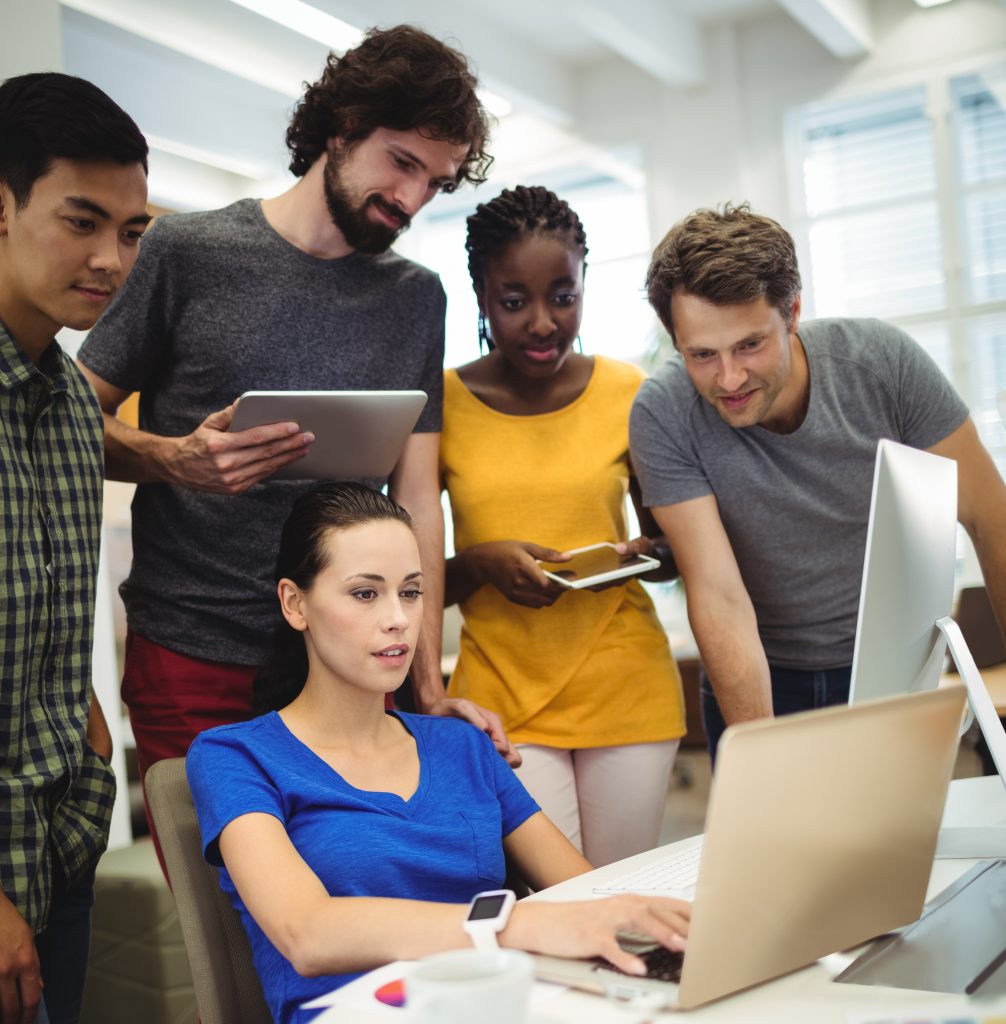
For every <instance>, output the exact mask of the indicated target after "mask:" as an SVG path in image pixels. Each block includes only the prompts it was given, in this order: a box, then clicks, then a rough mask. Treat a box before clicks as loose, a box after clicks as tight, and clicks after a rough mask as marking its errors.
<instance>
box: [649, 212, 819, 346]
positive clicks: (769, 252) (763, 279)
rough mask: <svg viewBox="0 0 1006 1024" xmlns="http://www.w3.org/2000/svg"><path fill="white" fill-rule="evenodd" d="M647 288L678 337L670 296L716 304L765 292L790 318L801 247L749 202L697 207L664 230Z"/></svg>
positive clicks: (745, 299)
mask: <svg viewBox="0 0 1006 1024" xmlns="http://www.w3.org/2000/svg"><path fill="white" fill-rule="evenodd" d="M646 291H647V295H648V297H649V300H650V305H651V306H652V307H653V309H654V311H655V312H656V314H657V316H658V317H660V321H661V323H662V324H663V325H664V327H666V328H667V330H668V332H669V333H670V335H671V337H672V338H674V325H673V324H672V322H671V297H672V295H673V294H674V293H675V292H676V291H678V292H684V293H686V294H688V295H695V296H697V297H698V298H700V299H704V300H705V301H706V302H710V303H712V304H713V305H715V306H728V305H733V304H734V303H741V302H754V301H755V300H756V299H760V298H762V297H764V298H765V299H767V300H768V302H769V303H770V304H771V305H772V306H774V307H775V308H776V309H778V310H779V312H780V313H781V314H782V316H783V319H784V320H785V321H786V324H787V326H789V325H790V323H791V308H792V305H793V300H794V299H795V298H796V297H797V296H798V295H799V294H800V268H799V267H798V265H797V259H796V246H795V245H794V244H793V239H792V237H791V235H790V234H789V232H788V231H786V229H785V228H783V227H782V226H781V225H780V224H778V223H777V222H776V221H774V220H772V219H771V218H770V217H762V216H760V215H759V214H756V213H752V212H751V207H750V205H749V204H748V203H740V204H739V205H737V206H734V205H732V204H730V203H727V204H726V206H724V207H723V209H722V211H721V210H696V211H695V212H694V213H691V214H689V215H688V216H687V217H685V218H684V220H681V221H679V222H678V223H677V224H675V225H674V227H672V228H671V230H670V231H668V232H667V234H666V235H664V237H663V239H662V240H661V242H660V244H659V245H658V246H657V248H656V249H655V250H654V251H653V257H652V259H651V260H650V267H649V270H648V271H647V272H646Z"/></svg>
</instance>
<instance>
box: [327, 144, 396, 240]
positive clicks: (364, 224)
mask: <svg viewBox="0 0 1006 1024" xmlns="http://www.w3.org/2000/svg"><path fill="white" fill-rule="evenodd" d="M343 162H344V158H343V159H339V158H337V157H336V156H335V155H334V154H332V153H330V154H329V156H328V160H327V161H326V163H325V203H326V205H327V206H328V213H329V216H330V217H331V218H332V223H333V224H334V225H335V226H336V227H337V228H338V229H339V230H340V231H341V232H342V237H343V238H344V239H345V240H346V244H347V245H348V246H350V247H351V248H352V249H355V250H356V251H357V252H364V253H370V254H377V253H382V252H387V251H388V249H390V248H391V245H392V243H393V242H394V241H395V239H396V238H398V236H399V235H400V234H401V233H402V232H403V231H404V230H405V229H406V228H407V227H408V226H409V224H410V223H411V218H410V217H409V215H408V214H407V213H405V212H404V211H403V210H402V209H400V208H399V207H398V206H395V205H394V204H393V203H389V202H388V201H387V200H386V199H384V198H383V197H382V196H379V195H377V194H374V195H371V196H367V198H366V199H364V200H363V202H362V203H361V202H359V201H357V199H356V197H355V196H354V194H353V193H352V192H351V191H350V190H349V188H348V187H347V185H346V183H345V182H344V181H343V180H342V173H341V172H342V165H343ZM371 206H375V207H377V209H378V210H381V211H382V212H383V213H385V214H387V215H388V216H389V217H391V218H393V219H396V220H397V221H398V222H399V224H398V227H391V226H390V225H388V224H385V223H383V222H381V221H377V220H374V219H373V218H372V217H371V216H370V214H369V212H368V211H369V208H370V207H371Z"/></svg>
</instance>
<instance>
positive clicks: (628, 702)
mask: <svg viewBox="0 0 1006 1024" xmlns="http://www.w3.org/2000/svg"><path fill="white" fill-rule="evenodd" d="M467 249H468V253H469V269H470V272H471V276H472V282H473V284H474V286H475V292H476V295H477V296H478V301H479V314H480V315H479V337H480V342H485V343H486V344H487V346H488V349H489V352H488V354H487V355H485V356H483V357H482V358H480V359H477V360H476V361H475V362H473V363H469V364H467V365H466V366H462V367H460V368H459V369H458V370H448V371H447V373H446V375H445V381H444V389H445V390H444V430H443V437H442V444H441V456H440V458H441V479H442V481H443V485H444V487H445V488H446V489H447V492H448V494H449V495H450V499H451V507H452V509H453V515H454V542H455V548H456V550H457V552H458V553H457V555H456V556H455V557H454V558H453V559H451V560H449V561H448V563H447V597H446V600H447V603H449V604H453V603H455V602H457V603H459V604H460V605H461V611H462V614H463V615H464V627H463V629H462V633H461V649H460V654H459V657H458V663H457V668H456V669H455V671H454V674H453V676H452V678H451V682H450V687H449V693H450V694H451V695H452V696H463V697H468V698H469V699H471V700H474V701H477V702H479V703H481V704H484V705H485V706H487V707H490V708H492V709H493V710H495V711H496V712H497V713H498V714H499V715H500V717H501V718H502V720H503V724H504V726H505V727H506V729H507V731H508V732H509V734H510V738H511V740H513V741H515V742H516V743H518V744H519V745H520V746H519V750H520V753H521V755H522V757H523V765H522V766H521V768H520V769H519V770H518V775H519V776H520V778H521V780H522V781H523V783H524V785H525V786H526V787H527V788H528V790H529V791H530V793H531V795H532V796H533V797H534V798H535V800H537V801H538V803H539V804H540V805H541V807H542V809H543V810H544V811H545V813H546V814H547V815H548V817H549V818H551V819H552V820H553V821H554V822H555V823H556V824H557V825H558V826H559V827H560V828H561V829H562V831H563V832H564V833H565V834H566V835H567V837H568V838H569V839H570V841H571V842H572V843H573V844H574V845H575V846H576V847H577V848H578V849H580V850H581V851H582V852H583V854H584V855H585V856H586V858H587V860H589V861H590V862H591V863H592V864H594V865H601V864H607V863H610V862H611V861H614V860H618V859H620V858H622V857H627V856H629V855H631V854H634V853H639V852H640V851H642V850H645V849H650V848H652V847H653V846H654V845H656V842H657V839H658V836H659V831H660V820H661V816H662V812H663V807H664V802H665V798H666V794H667V784H668V779H669V776H670V771H671V766H672V764H673V761H674V755H675V753H676V751H677V746H678V739H679V737H680V736H681V735H682V734H683V733H684V731H685V724H684V707H683V703H682V698H681V683H680V679H679V676H678V672H677V668H676V666H675V664H674V661H673V659H672V658H671V653H670V649H669V647H668V644H667V638H666V636H665V634H664V631H663V629H662V627H661V625H660V622H659V620H658V619H657V616H656V613H655V611H654V608H653V605H652V603H651V602H650V599H649V597H648V596H647V594H646V592H645V591H644V590H643V588H642V587H641V586H640V584H639V582H638V580H637V579H632V580H630V581H628V582H626V581H624V580H622V581H619V583H618V584H617V585H612V586H608V587H606V588H605V589H603V590H598V591H584V590H566V589H565V588H563V587H561V586H560V585H559V584H557V583H555V582H553V581H552V580H550V579H549V578H548V577H547V576H545V574H544V573H543V572H542V571H541V569H540V567H539V566H538V564H537V561H536V559H547V560H551V559H556V558H558V557H561V556H560V552H563V551H568V550H570V549H572V548H578V547H583V546H586V545H588V544H595V543H598V542H600V541H615V542H620V543H621V544H622V546H623V550H628V551H639V552H641V553H643V554H657V555H659V554H661V553H663V551H666V549H665V548H662V545H658V544H657V543H656V542H655V541H654V540H651V539H649V538H647V537H640V538H637V539H636V540H633V541H632V542H631V543H626V541H627V527H626V515H625V496H626V493H627V492H628V491H630V490H631V491H632V493H633V495H634V498H635V495H636V493H637V491H636V489H635V487H634V486H633V484H634V481H633V478H632V467H631V465H630V463H629V435H628V420H629V407H630V406H631V404H632V400H633V398H634V397H635V394H636V391H637V390H638V388H639V385H640V383H641V382H642V379H643V374H642V373H641V371H639V370H638V369H636V368H635V367H633V366H630V365H627V364H625V363H619V362H616V361H614V360H611V359H605V358H602V357H600V356H597V357H594V358H591V357H589V356H585V355H582V354H580V353H577V352H574V351H573V343H574V341H575V340H576V338H577V335H578V333H579V330H580V319H581V315H582V303H583V274H584V268H585V265H586V264H585V256H586V253H587V247H586V237H585V235H584V232H583V227H582V226H581V224H580V220H579V218H578V217H577V216H576V214H575V213H573V211H572V210H570V209H569V207H568V205H567V204H566V203H565V202H563V201H562V200H560V199H558V198H557V197H556V196H555V195H554V194H553V193H551V192H549V191H548V190H547V189H544V188H539V187H536V188H526V187H524V186H519V187H518V188H516V189H513V190H505V191H504V192H503V193H502V194H501V195H500V196H498V197H497V198H496V199H493V200H492V201H491V202H489V203H484V204H480V205H479V206H478V208H477V210H476V212H475V213H474V214H473V215H472V216H471V217H469V218H468V241H467ZM636 506H637V512H638V513H639V516H640V522H641V523H643V524H645V525H644V529H646V528H647V526H649V525H650V524H652V520H651V519H650V517H649V516H648V515H646V514H645V512H644V510H643V509H641V508H640V507H639V502H638V501H637V502H636ZM656 532H657V531H656V529H655V528H654V529H653V533H654V534H656ZM662 561H663V562H664V566H665V567H664V569H663V572H662V573H657V574H656V576H657V578H668V577H669V576H670V575H673V573H674V571H675V570H674V568H673V563H672V562H671V561H670V557H669V553H668V554H667V557H666V558H665V559H663V560H662ZM650 578H653V577H650Z"/></svg>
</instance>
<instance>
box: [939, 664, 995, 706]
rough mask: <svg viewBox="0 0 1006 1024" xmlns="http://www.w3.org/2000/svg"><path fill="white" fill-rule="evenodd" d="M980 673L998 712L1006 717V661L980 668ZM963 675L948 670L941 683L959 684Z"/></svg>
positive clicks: (941, 678)
mask: <svg viewBox="0 0 1006 1024" xmlns="http://www.w3.org/2000/svg"><path fill="white" fill-rule="evenodd" d="M978 671H979V673H980V674H981V677H982V682H983V683H984V684H985V689H986V690H988V691H989V696H990V697H991V698H992V703H993V704H994V705H995V709H996V714H997V715H998V716H999V717H1000V718H1003V717H1006V661H1004V662H1002V664H999V665H992V666H991V667H990V668H980V669H979V670H978ZM960 682H961V677H960V676H959V675H957V673H956V672H947V673H946V674H945V675H943V676H941V677H940V685H941V686H943V685H945V684H950V683H954V684H959V683H960Z"/></svg>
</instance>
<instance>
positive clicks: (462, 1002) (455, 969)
mask: <svg viewBox="0 0 1006 1024" xmlns="http://www.w3.org/2000/svg"><path fill="white" fill-rule="evenodd" d="M533 980H534V970H533V961H532V960H531V957H529V956H528V955H527V953H520V952H518V951H517V950H514V949H499V950H495V951H492V950H491V951H489V952H482V951H480V950H477V949H459V950H455V951H453V952H451V953H437V954H436V955H434V956H428V957H426V958H425V959H423V960H420V961H419V962H418V963H417V964H416V965H415V967H413V969H412V970H411V971H410V972H409V973H408V974H407V975H406V977H405V1009H406V1011H407V1016H408V1020H409V1024H472V1022H473V1021H476V1022H478V1024H524V1022H525V1021H526V1020H527V1015H528V1001H529V999H530V997H531V985H532V982H533Z"/></svg>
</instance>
